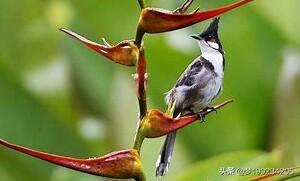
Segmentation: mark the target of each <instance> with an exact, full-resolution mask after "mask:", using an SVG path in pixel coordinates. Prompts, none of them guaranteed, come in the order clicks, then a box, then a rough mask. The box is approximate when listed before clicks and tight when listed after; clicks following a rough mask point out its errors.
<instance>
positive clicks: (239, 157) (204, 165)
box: [174, 151, 280, 181]
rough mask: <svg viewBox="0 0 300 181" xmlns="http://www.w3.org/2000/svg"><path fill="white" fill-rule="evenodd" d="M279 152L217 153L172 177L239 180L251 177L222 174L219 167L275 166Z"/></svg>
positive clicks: (182, 180) (181, 180)
mask: <svg viewBox="0 0 300 181" xmlns="http://www.w3.org/2000/svg"><path fill="white" fill-rule="evenodd" d="M279 160H280V153H279V152H277V151H274V152H272V153H266V152H262V151H238V152H232V153H227V154H223V155H218V156H215V157H212V158H209V159H206V160H203V161H200V162H198V163H195V164H194V165H191V166H189V167H188V168H187V169H185V170H183V171H182V172H181V173H180V174H179V175H177V176H176V177H174V180H176V181H185V180H189V181H194V180H195V181H198V180H226V181H239V180H241V181H242V180H245V179H247V178H250V177H253V176H251V175H247V176H237V175H236V174H235V175H231V176H228V175H226V174H224V175H222V174H221V172H220V171H221V170H220V169H223V168H224V169H227V168H230V167H232V168H234V169H237V168H245V169H246V168H266V167H267V168H270V167H276V166H277V165H278V164H279Z"/></svg>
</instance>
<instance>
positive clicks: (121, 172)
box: [0, 139, 144, 180]
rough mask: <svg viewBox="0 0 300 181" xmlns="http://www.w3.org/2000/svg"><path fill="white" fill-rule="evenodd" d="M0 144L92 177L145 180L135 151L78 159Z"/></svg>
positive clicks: (3, 142)
mask: <svg viewBox="0 0 300 181" xmlns="http://www.w3.org/2000/svg"><path fill="white" fill-rule="evenodd" d="M0 144H1V145H3V146H5V147H8V148H10V149H14V150H16V151H18V152H22V153H25V154H27V155H31V156H33V157H35V158H39V159H42V160H45V161H48V162H50V163H53V164H56V165H60V166H63V167H66V168H70V169H73V170H77V171H80V172H85V173H88V174H92V175H98V176H103V177H109V178H118V179H129V178H133V179H136V180H142V179H143V178H144V175H143V170H142V164H141V161H140V156H139V154H138V152H137V151H136V150H134V149H130V150H122V151H117V152H112V153H110V154H107V155H105V156H102V157H98V158H89V159H76V158H70V157H63V156H58V155H53V154H49V153H44V152H39V151H36V150H31V149H28V148H25V147H22V146H18V145H14V144H11V143H8V142H6V141H3V140H1V139H0Z"/></svg>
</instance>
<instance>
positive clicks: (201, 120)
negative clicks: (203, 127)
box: [197, 111, 205, 123]
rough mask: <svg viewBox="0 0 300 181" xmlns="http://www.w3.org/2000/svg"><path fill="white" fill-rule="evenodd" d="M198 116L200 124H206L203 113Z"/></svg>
mask: <svg viewBox="0 0 300 181" xmlns="http://www.w3.org/2000/svg"><path fill="white" fill-rule="evenodd" d="M197 115H198V119H199V120H200V123H204V122H205V115H204V114H203V113H202V111H201V112H198V113H197Z"/></svg>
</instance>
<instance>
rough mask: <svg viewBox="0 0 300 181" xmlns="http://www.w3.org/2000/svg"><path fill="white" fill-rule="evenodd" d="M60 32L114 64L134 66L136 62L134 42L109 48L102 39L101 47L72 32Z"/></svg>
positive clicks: (136, 54) (136, 49)
mask: <svg viewBox="0 0 300 181" xmlns="http://www.w3.org/2000/svg"><path fill="white" fill-rule="evenodd" d="M60 30H61V31H62V32H64V33H66V34H68V35H70V36H72V37H74V38H75V39H77V40H79V41H80V42H82V43H83V44H85V45H86V46H88V47H89V48H91V49H92V50H95V51H96V52H98V53H100V54H102V55H103V56H105V57H107V58H108V59H110V60H112V61H114V62H116V63H119V64H122V65H126V66H134V65H135V64H136V62H137V58H138V51H139V50H138V47H137V46H136V45H135V43H134V40H124V41H122V42H120V43H118V44H116V45H114V46H111V45H109V44H108V43H107V42H106V41H105V40H104V39H103V40H104V44H105V45H102V44H98V43H95V42H93V41H90V40H88V39H86V38H84V37H82V36H80V35H78V34H77V33H74V32H73V31H70V30H67V29H64V28H62V29H60Z"/></svg>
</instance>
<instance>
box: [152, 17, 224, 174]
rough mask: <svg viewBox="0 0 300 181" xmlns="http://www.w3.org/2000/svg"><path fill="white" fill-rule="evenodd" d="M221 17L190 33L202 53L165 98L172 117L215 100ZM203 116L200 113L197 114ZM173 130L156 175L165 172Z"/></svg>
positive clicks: (220, 81)
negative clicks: (202, 29)
mask: <svg viewBox="0 0 300 181" xmlns="http://www.w3.org/2000/svg"><path fill="white" fill-rule="evenodd" d="M219 20H220V18H215V19H214V20H213V21H212V22H211V23H210V25H209V26H208V28H207V29H206V30H205V31H203V32H202V33H201V34H197V35H192V36H191V37H192V38H194V39H196V41H197V42H198V44H199V47H200V50H201V53H202V54H201V55H200V56H199V57H197V58H196V59H195V60H194V61H193V62H192V63H191V64H190V65H189V66H188V67H187V68H186V70H185V71H184V72H183V73H182V75H181V76H180V77H179V79H178V80H177V82H176V84H175V85H174V87H173V88H172V89H171V90H170V91H169V92H168V93H167V96H166V97H165V100H166V103H167V105H169V107H172V105H173V106H174V111H173V115H171V116H173V117H174V118H175V117H179V116H183V115H187V114H191V113H197V112H199V111H200V110H202V109H206V108H209V107H208V106H209V105H210V104H211V103H212V102H213V101H214V100H215V99H216V97H217V96H218V95H219V94H220V92H221V91H222V85H223V77H224V67H225V58H224V51H223V47H222V45H221V42H220V40H219V36H218V27H219ZM199 117H201V119H204V118H203V116H202V115H199ZM175 138H176V131H174V132H171V133H169V134H168V135H167V137H166V140H165V142H164V144H163V147H162V149H161V152H160V155H159V157H158V159H157V163H156V176H163V175H165V174H166V172H167V171H168V168H169V166H170V161H171V157H172V153H173V148H174V144H175Z"/></svg>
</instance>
